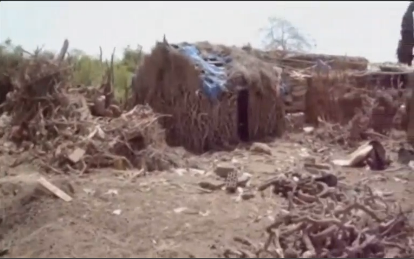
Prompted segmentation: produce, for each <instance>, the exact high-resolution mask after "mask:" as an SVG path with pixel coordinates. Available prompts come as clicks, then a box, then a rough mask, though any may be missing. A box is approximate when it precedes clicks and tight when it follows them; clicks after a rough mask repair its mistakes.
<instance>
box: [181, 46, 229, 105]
mask: <svg viewBox="0 0 414 259" xmlns="http://www.w3.org/2000/svg"><path fill="white" fill-rule="evenodd" d="M176 46H177V45H176ZM177 47H178V51H180V52H181V53H182V54H184V55H185V56H187V57H188V58H190V60H191V61H192V62H193V63H194V64H196V65H197V66H198V67H200V68H201V70H202V71H203V72H202V74H201V80H202V88H203V92H204V93H205V94H206V95H207V96H208V97H209V98H210V99H212V100H217V97H218V95H219V94H220V93H221V92H224V91H227V88H226V82H227V74H226V65H227V64H228V63H230V62H231V58H230V57H228V56H227V57H223V56H219V55H217V54H209V55H208V56H204V57H203V56H202V55H201V53H200V51H199V50H198V49H197V47H196V46H194V45H191V44H183V45H179V46H177Z"/></svg>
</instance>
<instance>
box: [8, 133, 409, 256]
mask: <svg viewBox="0 0 414 259" xmlns="http://www.w3.org/2000/svg"><path fill="white" fill-rule="evenodd" d="M306 139H307V138H306V137H303V136H299V137H298V138H290V139H284V140H276V141H274V142H273V143H271V144H269V146H270V147H271V149H272V155H268V154H257V153H253V152H251V151H249V150H246V149H243V148H241V149H237V150H235V151H233V152H231V153H225V152H221V153H216V154H207V155H203V156H201V157H190V158H189V159H188V166H189V167H191V168H199V169H198V170H171V171H169V172H159V173H152V174H150V175H147V176H144V177H136V172H133V171H128V172H119V171H118V172H116V171H109V170H102V172H99V173H93V174H89V175H85V176H82V177H80V176H59V175H54V176H51V175H44V176H45V177H46V178H47V179H48V180H50V181H51V182H53V183H55V184H56V185H57V186H59V187H60V188H61V189H62V190H64V191H65V192H67V193H68V194H70V195H71V196H72V197H73V200H72V201H71V202H65V201H63V200H61V199H58V198H54V197H53V196H52V195H50V194H49V193H47V192H45V191H42V190H41V189H40V188H39V186H38V184H37V183H36V180H37V179H38V177H39V175H41V173H42V172H37V171H36V170H35V169H33V168H31V167H30V165H22V166H20V167H17V168H8V167H7V166H6V165H7V164H10V158H9V157H7V156H3V161H4V162H3V164H2V166H1V172H0V174H2V175H1V177H0V190H1V193H0V209H1V211H0V213H1V214H0V240H1V241H0V251H1V250H5V249H7V250H8V251H7V254H6V255H5V256H6V257H25V258H30V257H32V258H40V257H43V258H46V257H55V258H56V257H75V258H76V257H84V258H85V257H102V258H104V257H125V258H132V257H134V258H137V257H170V258H175V257H182V258H189V257H193V258H194V257H204V258H217V257H223V251H224V250H225V249H226V248H227V247H229V246H230V247H231V246H234V245H236V242H235V241H234V239H235V237H247V238H249V239H250V240H257V241H263V240H264V237H265V232H264V229H265V227H266V226H267V225H269V224H270V223H271V222H272V221H273V219H274V218H273V217H274V215H275V213H276V212H277V211H278V210H280V209H281V208H283V207H284V206H285V200H284V199H283V198H280V197H278V196H276V195H274V194H272V193H271V192H267V191H265V192H263V193H256V194H255V197H254V198H252V199H249V200H240V199H238V198H237V197H238V196H237V194H228V193H226V192H225V191H224V190H217V191H211V192H209V191H206V190H204V189H202V188H201V187H199V185H198V183H199V182H200V181H210V180H216V179H215V178H216V176H215V174H214V173H212V171H213V168H214V165H215V164H217V163H218V162H221V161H233V162H236V163H239V164H240V165H241V166H242V168H243V171H244V172H247V173H250V174H251V175H252V187H256V186H258V185H259V184H260V183H262V182H263V181H265V180H266V179H269V178H271V177H273V176H275V175H277V174H279V173H283V172H287V171H289V170H300V168H301V165H302V162H303V160H304V157H306V156H312V157H315V158H317V159H320V160H324V161H325V162H329V161H330V160H331V159H332V158H333V157H335V156H340V155H341V154H344V153H345V151H344V150H341V149H340V148H338V147H335V146H323V145H322V143H315V142H311V141H307V140H306ZM387 151H388V152H389V153H392V152H393V151H392V150H387ZM392 168H397V169H392ZM398 168H399V166H398V165H397V164H392V166H391V169H388V170H387V171H385V172H384V171H383V172H380V173H379V172H372V171H369V170H366V169H343V168H337V167H336V168H335V173H336V174H338V175H341V176H343V177H345V181H346V182H347V183H351V184H352V183H357V182H359V181H361V180H362V179H364V180H367V181H369V183H370V185H371V186H372V187H373V188H374V189H378V190H381V191H384V192H385V191H391V192H393V193H394V196H395V198H396V199H397V200H399V201H400V202H401V203H402V204H403V205H404V206H405V207H411V206H412V205H414V202H413V200H414V193H413V191H412V190H414V188H413V187H414V184H413V183H414V177H413V176H412V172H411V174H410V171H408V170H406V169H398ZM4 253H6V252H4Z"/></svg>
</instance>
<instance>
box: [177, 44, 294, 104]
mask: <svg viewBox="0 0 414 259" xmlns="http://www.w3.org/2000/svg"><path fill="white" fill-rule="evenodd" d="M173 46H174V47H175V48H176V49H177V50H178V51H179V52H180V53H182V54H183V55H185V56H187V57H188V58H189V59H190V60H191V61H192V62H193V63H194V64H196V65H197V66H198V67H200V68H201V70H202V71H203V72H202V74H201V76H200V77H201V80H202V88H203V89H202V90H203V92H204V93H205V94H206V95H207V96H208V97H209V98H210V99H211V100H214V101H215V100H217V97H218V96H219V94H220V93H221V92H225V91H227V86H226V83H227V74H226V65H227V64H229V63H230V62H232V59H231V57H229V56H220V55H218V54H212V53H210V54H209V55H208V56H202V54H201V53H200V51H199V50H198V49H197V47H196V46H194V45H191V44H188V43H183V44H180V45H173ZM283 81H284V80H283ZM283 81H282V85H281V92H282V94H283V95H287V94H288V93H289V86H288V85H286V84H285V83H283Z"/></svg>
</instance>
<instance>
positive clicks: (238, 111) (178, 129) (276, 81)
mask: <svg viewBox="0 0 414 259" xmlns="http://www.w3.org/2000/svg"><path fill="white" fill-rule="evenodd" d="M184 45H185V44H184ZM184 45H175V47H174V46H172V45H169V44H168V43H166V42H164V43H158V44H157V45H156V47H155V48H154V49H153V51H152V53H151V54H150V55H147V56H146V57H145V59H144V62H143V65H142V67H141V68H140V69H139V70H138V71H137V75H136V80H135V84H134V92H135V98H136V102H138V103H143V104H145V103H148V104H149V105H150V106H151V107H152V108H153V109H154V110H155V111H156V112H158V113H162V114H168V115H171V116H169V117H167V118H164V119H163V125H164V127H165V128H166V130H167V132H166V134H167V141H168V142H169V144H171V145H182V146H184V147H186V148H188V149H190V150H192V151H195V152H202V151H206V150H212V149H216V148H223V147H230V146H233V144H237V143H239V142H240V140H241V138H245V137H241V134H240V128H239V124H240V123H244V124H245V126H246V127H245V128H244V131H246V132H245V133H244V134H243V135H248V138H249V139H250V140H253V139H260V138H263V137H265V136H269V135H280V134H282V132H283V129H284V107H283V101H282V98H281V95H280V91H279V90H280V89H279V87H280V71H279V70H278V69H276V68H274V67H273V66H272V65H271V64H269V63H266V62H263V61H261V60H259V59H258V58H256V57H254V56H253V55H250V54H248V53H247V52H245V51H243V50H242V49H239V48H235V47H226V46H222V45H212V44H209V43H207V42H201V43H197V44H193V45H191V46H193V47H194V46H195V47H196V49H197V51H198V52H200V54H199V56H200V57H199V58H200V59H203V60H204V61H205V62H208V63H209V64H213V63H215V62H216V63H215V65H214V67H213V68H214V70H217V71H223V73H221V74H220V75H218V74H217V75H218V77H220V78H219V79H220V80H222V82H223V85H221V87H222V88H225V89H220V93H219V94H218V95H217V97H216V96H215V95H214V93H211V92H206V90H211V91H213V90H217V88H215V89H206V88H205V87H204V88H203V83H206V82H205V81H202V80H201V79H200V78H201V77H202V76H203V75H206V74H208V73H209V71H206V69H205V68H202V67H200V66H198V67H197V66H196V64H195V63H194V62H193V61H192V60H190V58H189V57H188V56H186V55H184V54H182V52H180V50H179V48H180V46H184ZM187 46H189V44H187ZM227 58H228V59H231V61H230V62H226V63H223V62H221V63H220V62H218V61H217V60H218V59H227ZM217 63H220V64H217ZM211 97H212V98H211ZM241 118H242V119H241ZM243 118H244V119H243ZM240 120H244V122H241V121H240Z"/></svg>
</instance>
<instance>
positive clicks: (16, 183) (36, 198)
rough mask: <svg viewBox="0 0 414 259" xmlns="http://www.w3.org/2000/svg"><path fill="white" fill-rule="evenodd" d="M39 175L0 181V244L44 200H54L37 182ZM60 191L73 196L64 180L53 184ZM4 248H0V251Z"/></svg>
mask: <svg viewBox="0 0 414 259" xmlns="http://www.w3.org/2000/svg"><path fill="white" fill-rule="evenodd" d="M38 178H39V175H37V174H33V175H18V176H13V177H5V178H2V179H0V200H1V203H0V242H1V243H3V244H7V243H9V242H10V240H7V235H8V234H9V233H11V232H13V231H15V230H16V229H17V228H18V227H19V226H20V225H21V224H24V222H25V221H26V220H27V219H28V218H32V217H33V216H35V214H36V213H37V212H36V211H37V207H38V205H40V203H42V202H43V201H44V200H45V199H48V198H49V199H50V198H55V197H54V196H53V194H52V193H50V192H48V191H47V190H46V189H44V188H43V187H42V186H41V185H40V184H39V183H38V182H37V179H38ZM54 184H55V185H56V186H58V187H59V188H60V189H61V190H63V191H64V192H66V193H68V194H70V195H71V194H73V193H74V190H73V187H72V186H71V185H70V184H69V183H68V182H67V181H64V180H61V181H58V182H54ZM2 249H4V247H0V250H2Z"/></svg>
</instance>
